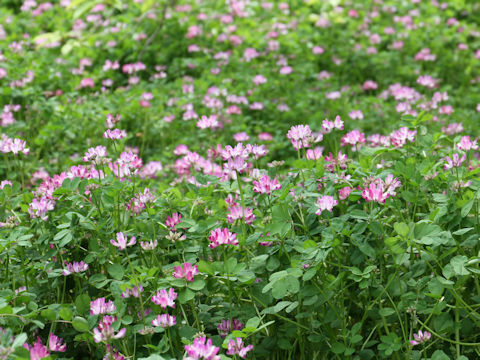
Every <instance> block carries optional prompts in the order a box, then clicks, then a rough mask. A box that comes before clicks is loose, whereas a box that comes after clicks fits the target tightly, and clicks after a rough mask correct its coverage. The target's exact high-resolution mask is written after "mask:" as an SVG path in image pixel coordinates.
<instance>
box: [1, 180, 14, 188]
mask: <svg viewBox="0 0 480 360" xmlns="http://www.w3.org/2000/svg"><path fill="white" fill-rule="evenodd" d="M5 186H12V182H11V181H8V180H3V181H2V182H0V190H2V189H4V188H5Z"/></svg>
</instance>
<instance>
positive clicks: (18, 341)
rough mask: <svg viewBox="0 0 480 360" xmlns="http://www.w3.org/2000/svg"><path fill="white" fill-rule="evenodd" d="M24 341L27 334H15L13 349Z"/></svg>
mask: <svg viewBox="0 0 480 360" xmlns="http://www.w3.org/2000/svg"><path fill="white" fill-rule="evenodd" d="M25 341H27V334H25V333H21V334H20V335H17V337H16V338H15V340H14V341H13V344H12V347H13V348H14V349H15V348H17V347H19V346H23V344H25Z"/></svg>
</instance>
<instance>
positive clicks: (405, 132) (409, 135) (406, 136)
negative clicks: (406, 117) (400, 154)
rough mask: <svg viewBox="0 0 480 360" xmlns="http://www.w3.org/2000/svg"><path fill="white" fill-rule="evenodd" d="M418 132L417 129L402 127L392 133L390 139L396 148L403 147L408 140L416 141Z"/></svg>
mask: <svg viewBox="0 0 480 360" xmlns="http://www.w3.org/2000/svg"><path fill="white" fill-rule="evenodd" d="M416 134H417V130H410V129H409V128H407V127H401V128H400V129H398V130H396V131H393V132H392V133H391V134H390V141H391V143H392V145H393V146H395V147H396V148H401V147H403V145H405V144H406V143H407V140H408V141H410V142H414V141H415V135H416Z"/></svg>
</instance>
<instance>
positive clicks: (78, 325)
mask: <svg viewBox="0 0 480 360" xmlns="http://www.w3.org/2000/svg"><path fill="white" fill-rule="evenodd" d="M72 326H73V328H74V329H75V330H77V331H80V332H87V331H89V330H90V326H89V325H88V321H87V320H85V319H84V318H83V317H80V316H75V318H74V319H73V321H72Z"/></svg>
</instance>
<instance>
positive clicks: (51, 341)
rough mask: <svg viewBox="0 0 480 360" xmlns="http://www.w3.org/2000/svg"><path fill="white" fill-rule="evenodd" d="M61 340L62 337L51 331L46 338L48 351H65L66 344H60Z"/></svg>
mask: <svg viewBox="0 0 480 360" xmlns="http://www.w3.org/2000/svg"><path fill="white" fill-rule="evenodd" d="M62 342H63V339H61V338H59V337H58V336H56V335H54V334H53V333H50V336H49V338H48V347H49V349H50V351H59V352H65V351H67V345H65V344H62Z"/></svg>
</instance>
